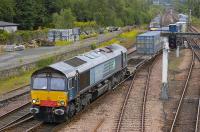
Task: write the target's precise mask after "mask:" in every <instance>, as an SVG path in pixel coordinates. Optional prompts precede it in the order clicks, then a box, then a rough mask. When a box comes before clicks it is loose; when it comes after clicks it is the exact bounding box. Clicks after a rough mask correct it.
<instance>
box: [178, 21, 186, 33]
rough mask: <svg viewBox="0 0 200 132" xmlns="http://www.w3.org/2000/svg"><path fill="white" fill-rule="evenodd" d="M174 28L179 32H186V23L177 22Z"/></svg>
mask: <svg viewBox="0 0 200 132" xmlns="http://www.w3.org/2000/svg"><path fill="white" fill-rule="evenodd" d="M176 26H177V28H178V31H179V32H183V33H184V32H186V31H187V23H186V22H177V23H176Z"/></svg>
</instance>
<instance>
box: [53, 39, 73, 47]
mask: <svg viewBox="0 0 200 132" xmlns="http://www.w3.org/2000/svg"><path fill="white" fill-rule="evenodd" d="M70 44H72V41H66V40H58V41H56V43H55V46H67V45H70Z"/></svg>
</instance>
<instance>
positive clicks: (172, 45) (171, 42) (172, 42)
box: [168, 34, 177, 49]
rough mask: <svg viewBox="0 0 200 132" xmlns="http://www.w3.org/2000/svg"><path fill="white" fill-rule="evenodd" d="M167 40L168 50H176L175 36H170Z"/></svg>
mask: <svg viewBox="0 0 200 132" xmlns="http://www.w3.org/2000/svg"><path fill="white" fill-rule="evenodd" d="M168 40H169V47H170V49H176V48H177V41H176V35H175V34H170V35H169V39H168Z"/></svg>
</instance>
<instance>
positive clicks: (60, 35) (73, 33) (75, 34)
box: [48, 28, 80, 42]
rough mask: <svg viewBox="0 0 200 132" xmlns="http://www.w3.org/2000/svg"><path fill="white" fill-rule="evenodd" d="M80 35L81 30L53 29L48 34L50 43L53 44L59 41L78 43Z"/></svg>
mask: <svg viewBox="0 0 200 132" xmlns="http://www.w3.org/2000/svg"><path fill="white" fill-rule="evenodd" d="M79 35H80V28H73V29H52V30H49V32H48V41H50V42H53V41H57V40H67V41H78V40H79V38H80V37H79Z"/></svg>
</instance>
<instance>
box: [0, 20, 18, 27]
mask: <svg viewBox="0 0 200 132" xmlns="http://www.w3.org/2000/svg"><path fill="white" fill-rule="evenodd" d="M18 25H19V24H16V23H9V22H4V21H0V27H7V26H18Z"/></svg>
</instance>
